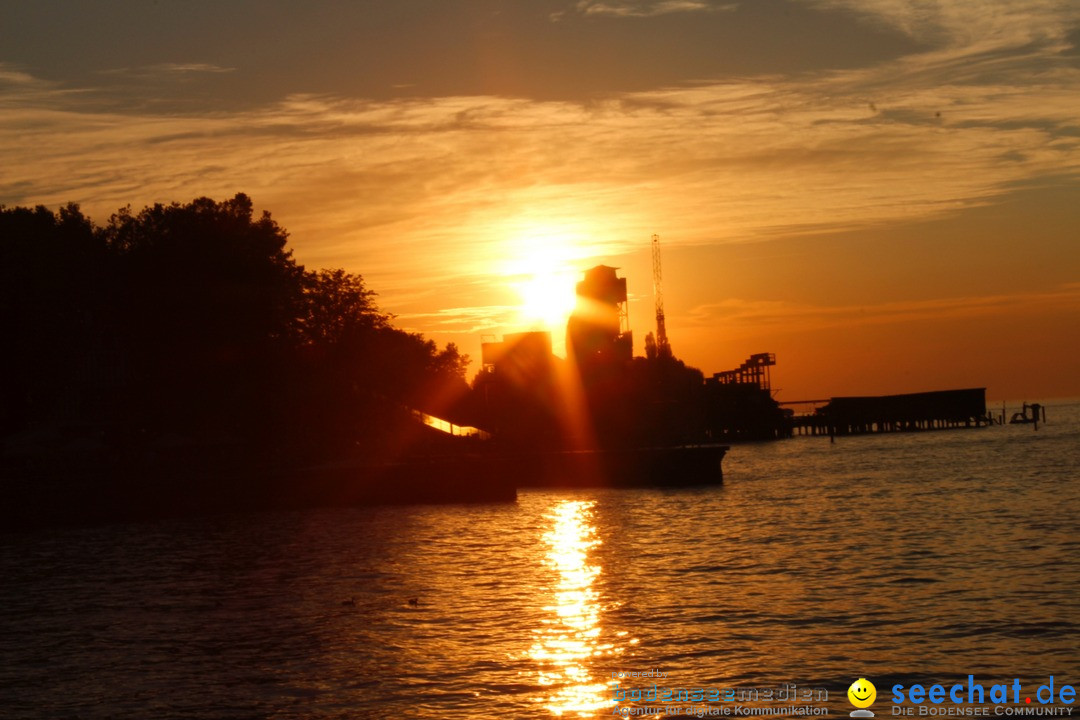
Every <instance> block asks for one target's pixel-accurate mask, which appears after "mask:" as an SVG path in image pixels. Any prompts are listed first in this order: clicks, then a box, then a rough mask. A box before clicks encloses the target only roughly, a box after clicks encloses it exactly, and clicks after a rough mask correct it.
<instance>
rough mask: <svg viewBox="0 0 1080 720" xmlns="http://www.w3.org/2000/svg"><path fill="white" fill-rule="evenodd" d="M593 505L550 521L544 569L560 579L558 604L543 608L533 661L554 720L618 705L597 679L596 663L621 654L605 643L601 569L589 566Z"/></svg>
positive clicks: (557, 511) (565, 504)
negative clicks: (598, 587)
mask: <svg viewBox="0 0 1080 720" xmlns="http://www.w3.org/2000/svg"><path fill="white" fill-rule="evenodd" d="M594 504H595V503H593V502H586V501H570V500H567V501H562V502H559V503H558V504H556V505H555V507H554V508H553V509H552V512H551V513H550V514H549V516H548V517H549V518H550V519H551V520H553V522H554V526H553V527H552V528H551V530H549V531H548V532H547V533H545V535H544V542H545V544H546V545H547V547H548V553H547V556H546V558H545V564H546V565H548V566H549V567H551V568H552V569H554V570H555V572H556V573H558V578H557V580H556V582H555V585H554V586H553V587H552V588H551V591H552V600H553V601H554V604H552V605H549V606H546V607H545V608H544V609H545V610H546V611H548V613H549V616H548V617H547V618H545V619H544V620H543V621H542V623H543V625H542V627H541V628H540V629H539V630H537V631H536V635H537V637H536V642H535V643H534V644H533V646H532V648H531V649H530V651H529V655H530V656H531V657H532V658H533V660H535V661H536V663H537V664H538V665H539V667H540V669H539V681H540V684H541V685H542V686H544V687H545V688H546V695H545V697H543V698H540V700H541V702H542V703H543V704H544V706H545V707H546V708H547V709H549V710H550V711H551V712H552V713H553V714H554V715H564V714H577V715H578V716H581V717H589V716H592V715H593V713H594V712H595V711H597V710H600V709H602V708H607V707H610V706H611V705H612V704H613V702H612V700H611V699H610V691H609V690H608V686H607V684H605V683H604V682H602V681H600V680H599V679H598V678H597V677H595V676H594V673H593V670H594V668H593V664H594V662H595V659H596V658H600V657H605V656H609V657H611V656H617V655H619V654H621V653H622V649H621V648H619V647H617V646H616V645H614V644H613V643H610V642H604V641H603V639H602V636H603V629H602V628H601V625H600V604H599V594H598V592H597V590H596V589H595V587H594V585H595V583H596V579H597V578H598V577H599V575H600V570H601V568H600V566H599V565H596V564H593V563H590V561H589V560H590V558H589V551H590V550H591V549H592V548H594V547H596V546H597V545H599V544H600V540H599V539H598V538H597V536H596V535H597V533H596V528H595V527H594V526H593V524H592V522H591V521H592V507H593V505H594Z"/></svg>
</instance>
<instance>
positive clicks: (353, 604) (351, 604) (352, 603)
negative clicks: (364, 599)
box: [341, 597, 356, 607]
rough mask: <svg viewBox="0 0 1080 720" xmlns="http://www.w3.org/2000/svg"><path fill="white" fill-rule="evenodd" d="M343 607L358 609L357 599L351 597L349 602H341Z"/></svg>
mask: <svg viewBox="0 0 1080 720" xmlns="http://www.w3.org/2000/svg"><path fill="white" fill-rule="evenodd" d="M341 605H342V607H356V598H354V597H351V598H349V599H348V600H342V601H341Z"/></svg>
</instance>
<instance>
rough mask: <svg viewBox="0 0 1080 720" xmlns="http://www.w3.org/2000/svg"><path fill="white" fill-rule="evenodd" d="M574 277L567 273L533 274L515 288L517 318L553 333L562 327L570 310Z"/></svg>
mask: <svg viewBox="0 0 1080 720" xmlns="http://www.w3.org/2000/svg"><path fill="white" fill-rule="evenodd" d="M575 282H576V278H575V275H574V274H573V273H569V272H543V273H535V274H533V275H532V276H531V277H529V278H527V279H526V280H525V281H524V282H522V283H521V284H520V286H519V288H518V289H519V291H520V293H521V300H522V305H521V314H522V316H523V317H524V319H525V320H526V321H528V322H532V323H535V322H537V321H539V322H542V323H543V324H544V326H545V328H546V329H548V330H551V331H552V332H556V331H559V330H561V329H562V327H564V326H565V325H566V320H567V318H568V317H569V316H570V313H571V312H572V311H573V309H574V283H575Z"/></svg>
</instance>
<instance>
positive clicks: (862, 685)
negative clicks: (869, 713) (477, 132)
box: [847, 678, 877, 708]
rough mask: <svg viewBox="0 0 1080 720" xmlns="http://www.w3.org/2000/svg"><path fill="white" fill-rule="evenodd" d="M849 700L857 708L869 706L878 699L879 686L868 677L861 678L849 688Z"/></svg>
mask: <svg viewBox="0 0 1080 720" xmlns="http://www.w3.org/2000/svg"><path fill="white" fill-rule="evenodd" d="M847 697H848V700H850V701H851V704H852V705H854V706H855V707H857V708H868V707H870V706H871V705H873V704H874V700H876V699H877V688H876V687H874V683H872V682H870V681H869V680H867V679H866V678H859V679H858V680H856V681H855V682H853V683H851V687H849V688H848V689H847Z"/></svg>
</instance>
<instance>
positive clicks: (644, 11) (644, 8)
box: [575, 0, 738, 17]
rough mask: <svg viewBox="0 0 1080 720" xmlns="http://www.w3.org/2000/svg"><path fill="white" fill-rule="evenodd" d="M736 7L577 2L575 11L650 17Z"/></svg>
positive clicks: (673, 0)
mask: <svg viewBox="0 0 1080 720" xmlns="http://www.w3.org/2000/svg"><path fill="white" fill-rule="evenodd" d="M737 7H738V3H731V2H727V3H715V2H707V0H579V2H578V3H577V5H576V6H575V9H576V10H577V12H579V13H581V14H583V15H611V16H615V17H652V16H655V15H667V14H668V13H681V12H720V11H729V10H735V9H736V8H737Z"/></svg>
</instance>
